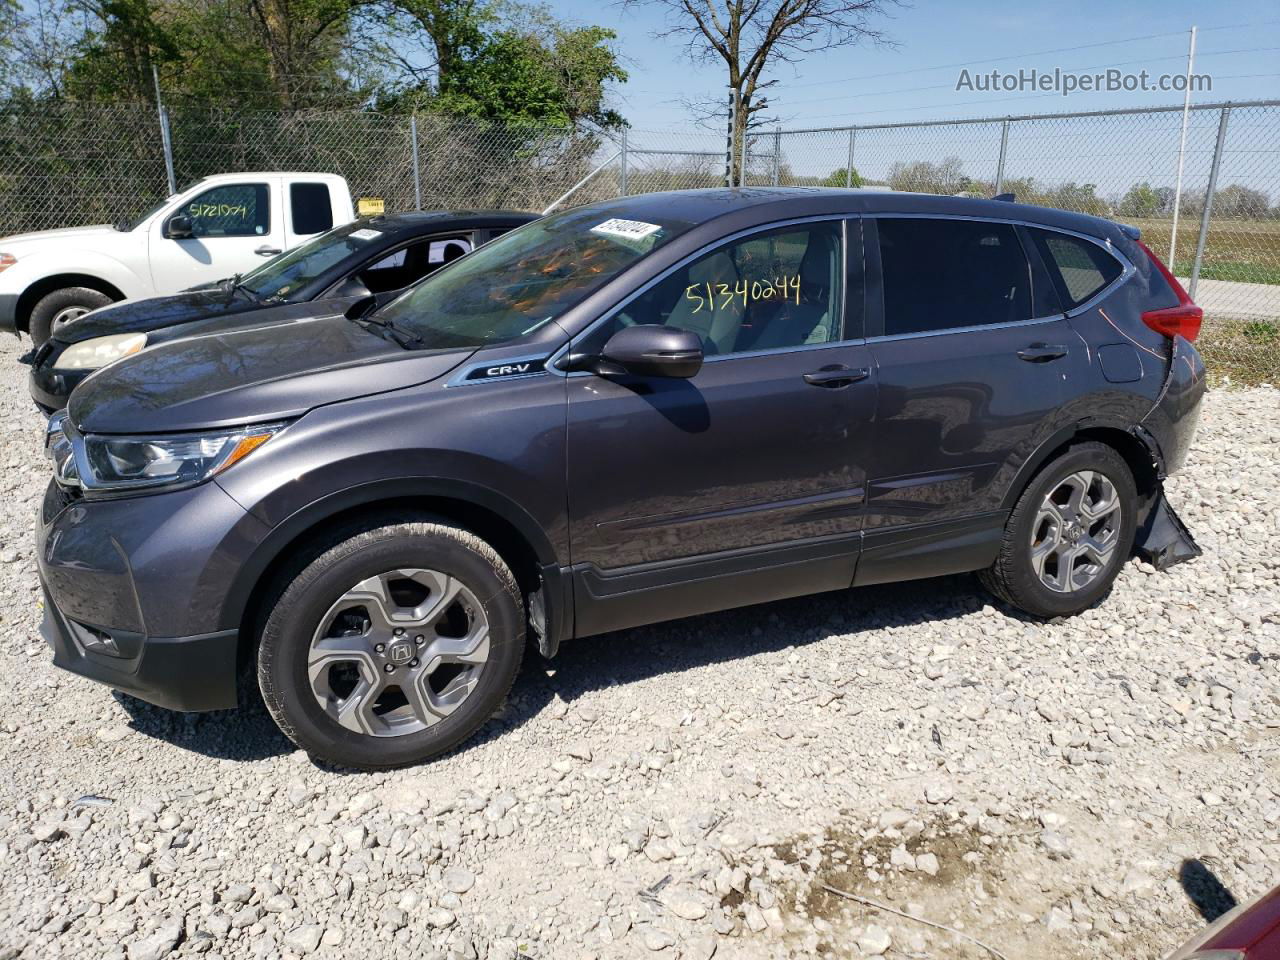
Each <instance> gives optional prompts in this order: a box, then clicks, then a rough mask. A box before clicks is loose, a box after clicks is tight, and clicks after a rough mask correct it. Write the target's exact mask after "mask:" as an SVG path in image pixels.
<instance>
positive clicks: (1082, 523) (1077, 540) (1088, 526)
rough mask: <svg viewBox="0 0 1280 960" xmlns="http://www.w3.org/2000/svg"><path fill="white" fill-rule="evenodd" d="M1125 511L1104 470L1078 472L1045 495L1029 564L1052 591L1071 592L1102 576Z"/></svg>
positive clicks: (1032, 536) (1033, 532)
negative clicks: (1100, 471) (1102, 471)
mask: <svg viewBox="0 0 1280 960" xmlns="http://www.w3.org/2000/svg"><path fill="white" fill-rule="evenodd" d="M1122 520H1123V511H1122V510H1121V507H1120V497H1119V495H1118V494H1117V493H1116V488H1115V485H1114V484H1113V483H1112V482H1111V481H1110V480H1109V479H1108V478H1107V476H1106V475H1105V474H1103V473H1099V472H1096V471H1093V470H1081V471H1078V472H1076V473H1073V474H1071V475H1070V476H1068V477H1065V478H1064V479H1062V480H1061V481H1059V482H1058V483H1057V484H1055V485H1054V486H1053V487H1052V488H1050V490H1049V492H1048V493H1046V494H1045V497H1044V501H1043V502H1042V503H1041V504H1040V509H1039V510H1038V511H1037V513H1036V519H1035V523H1033V524H1032V527H1031V564H1032V566H1033V568H1034V569H1035V572H1036V576H1038V577H1039V578H1040V582H1041V583H1043V584H1044V585H1045V586H1046V587H1048V588H1049V589H1050V590H1053V591H1054V592H1055V593H1073V592H1075V591H1077V590H1083V589H1085V588H1087V587H1089V586H1090V585H1091V584H1093V582H1094V581H1095V580H1097V579H1098V578H1099V577H1100V576H1102V575H1103V574H1104V573H1105V571H1106V570H1107V567H1108V565H1109V563H1110V561H1111V558H1112V555H1113V554H1114V553H1115V549H1116V544H1117V542H1118V541H1119V538H1120V529H1121V521H1122Z"/></svg>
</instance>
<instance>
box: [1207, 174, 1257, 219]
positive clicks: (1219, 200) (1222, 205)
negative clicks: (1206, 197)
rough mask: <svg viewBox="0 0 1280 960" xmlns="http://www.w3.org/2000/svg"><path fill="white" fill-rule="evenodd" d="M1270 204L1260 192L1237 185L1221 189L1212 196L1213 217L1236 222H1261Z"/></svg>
mask: <svg viewBox="0 0 1280 960" xmlns="http://www.w3.org/2000/svg"><path fill="white" fill-rule="evenodd" d="M1270 205H1271V202H1270V200H1269V199H1268V197H1267V195H1266V194H1265V193H1263V192H1262V191H1261V190H1254V189H1252V188H1251V187H1246V186H1244V185H1242V184H1239V183H1233V184H1231V185H1230V186H1229V187H1223V188H1222V189H1221V190H1218V191H1216V192H1215V193H1214V195H1213V215H1214V216H1215V217H1231V218H1234V219H1236V220H1261V219H1263V218H1264V217H1266V215H1267V208H1268V207H1270Z"/></svg>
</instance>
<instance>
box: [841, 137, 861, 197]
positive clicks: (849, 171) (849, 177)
mask: <svg viewBox="0 0 1280 960" xmlns="http://www.w3.org/2000/svg"><path fill="white" fill-rule="evenodd" d="M857 134H858V128H857V127H850V128H849V158H848V161H847V162H846V163H845V165H844V185H845V188H846V189H849V188H851V187H852V186H853V145H854V143H856V142H857V141H856V137H857Z"/></svg>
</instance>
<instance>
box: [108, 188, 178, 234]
mask: <svg viewBox="0 0 1280 960" xmlns="http://www.w3.org/2000/svg"><path fill="white" fill-rule="evenodd" d="M177 197H178V195H177V194H176V193H175V194H174V195H173V196H171V197H165V198H164V199H163V200H161V201H160V202H159V203H157V204H156V205H155V206H153V207H151V208H150V209H148V210H147V212H146V213H144V214H141V215H139V216H136V217H134V218H133V219H132V220H131V219H129V218H128V217H121V218H120V219H119V220H117V221H116V222H115V223H114V224H112V226H114V227H115V228H116V229H117V230H119V231H120V232H121V233H128V232H129V231H130V230H133V229H135V228H136V227H137V226H138V224H140V223H142V221H144V220H148V219H150V218H151V217H152V216H153V215H154V214H157V213H159V212H160V211H161V210H163V209H164V208H165V207H167V206H168V205H169V204H170V203H172V202H173V201H174V200H176V199H177Z"/></svg>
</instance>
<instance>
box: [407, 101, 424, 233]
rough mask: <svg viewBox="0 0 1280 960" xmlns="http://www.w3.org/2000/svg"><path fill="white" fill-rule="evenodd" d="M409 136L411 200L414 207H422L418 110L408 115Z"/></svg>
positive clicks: (418, 208) (419, 208)
mask: <svg viewBox="0 0 1280 960" xmlns="http://www.w3.org/2000/svg"><path fill="white" fill-rule="evenodd" d="M409 138H410V139H411V140H412V141H413V202H414V204H415V207H414V209H416V210H421V209H422V172H421V170H420V168H419V165H418V111H417V110H415V111H413V113H411V114H410V115H409Z"/></svg>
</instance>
